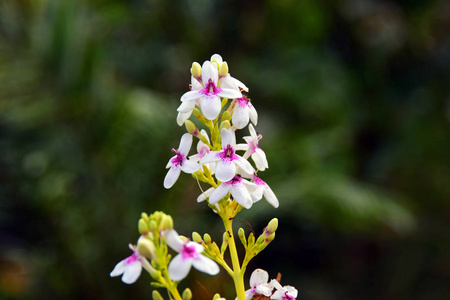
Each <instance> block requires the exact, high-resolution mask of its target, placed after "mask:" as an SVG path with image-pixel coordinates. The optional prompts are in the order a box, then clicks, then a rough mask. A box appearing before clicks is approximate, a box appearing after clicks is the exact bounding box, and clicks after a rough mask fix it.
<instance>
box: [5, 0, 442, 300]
mask: <svg viewBox="0 0 450 300" xmlns="http://www.w3.org/2000/svg"><path fill="white" fill-rule="evenodd" d="M214 53H219V54H221V55H222V56H223V58H224V60H226V61H227V62H228V64H229V66H230V72H231V74H232V75H233V76H234V77H236V78H238V79H240V80H241V81H243V82H244V83H245V84H246V85H247V86H248V87H249V88H250V97H251V99H252V103H253V104H254V106H255V107H256V109H257V110H258V113H259V123H258V126H257V130H258V131H259V132H260V133H262V134H263V135H264V139H263V140H262V141H261V143H260V146H261V147H262V148H263V149H264V150H265V152H266V154H267V157H268V161H269V166H270V168H269V169H268V170H267V171H266V172H264V173H262V174H261V176H262V178H263V179H264V180H265V181H267V182H268V183H269V184H270V186H271V187H272V189H273V190H274V192H275V193H276V194H277V196H278V198H279V200H280V207H279V208H278V209H274V208H272V207H271V206H270V205H268V204H267V203H266V202H265V201H261V202H260V203H257V204H255V205H254V206H253V208H252V209H251V210H249V211H245V212H243V213H241V214H239V215H238V219H239V220H237V221H236V222H235V223H236V224H235V225H236V226H242V227H243V228H245V229H246V231H247V233H249V232H250V231H251V230H254V231H255V232H256V233H258V232H260V231H261V230H262V229H263V228H264V226H265V225H266V224H267V222H268V221H269V220H270V219H271V218H272V217H277V218H279V221H280V226H279V230H278V231H277V237H276V239H275V241H274V242H273V243H272V244H271V245H270V246H269V247H268V248H267V249H266V250H265V251H264V252H263V253H262V254H260V255H259V256H258V257H257V258H256V259H255V260H254V261H253V262H252V264H251V265H250V267H249V272H248V274H247V276H246V277H247V278H248V277H249V275H250V273H251V271H252V270H253V269H254V268H257V267H261V268H264V269H266V270H267V271H269V274H270V276H271V277H272V278H274V277H275V276H276V274H277V272H281V273H282V275H283V277H282V284H284V285H287V284H289V285H293V286H295V287H296V288H297V289H298V290H299V295H300V296H299V298H300V299H308V300H322V299H323V300H332V299H368V300H369V299H370V300H371V299H383V300H388V299H396V300H398V299H427V300H429V299H434V300H440V299H450V284H449V283H450V226H449V225H450V155H449V154H450V130H449V129H450V127H449V121H450V93H449V91H450V89H449V83H450V2H448V1H446V0H438V1H395V2H388V1H375V0H339V1H321V0H314V1H313V0H309V1H306V0H300V1H294V0H267V1H257V0H253V1H250V0H249V1H207V0H192V1H180V0H178V1H177V0H165V1H164V0H128V1H125V0H121V1H120V0H110V1H106V0H91V1H87V0H86V1H81V0H73V1H69V0H65V1H57V0H55V1H51V0H1V1H0V298H1V299H150V298H151V288H150V286H149V284H148V283H149V279H150V277H149V276H148V274H143V275H142V276H141V278H140V279H139V280H138V282H137V283H135V284H134V285H131V286H127V285H125V284H123V283H122V282H121V281H120V279H119V278H110V277H109V272H110V271H111V270H112V269H113V267H114V265H115V264H116V263H117V262H118V261H120V260H121V259H123V258H125V257H126V256H128V255H130V251H129V250H128V249H127V244H128V243H129V242H132V243H134V242H136V240H137V238H138V232H137V221H138V219H139V216H140V213H141V212H142V211H146V212H149V213H150V212H153V211H155V210H164V211H165V212H166V213H168V214H171V215H172V216H173V217H174V220H175V228H176V229H177V230H178V232H179V233H181V234H185V235H190V233H191V232H192V231H198V232H200V233H204V232H209V233H210V234H211V235H212V236H213V238H215V239H216V240H220V239H221V236H222V227H221V223H220V220H219V219H218V218H217V217H216V216H215V215H214V214H213V213H212V212H211V211H210V210H209V209H208V208H207V207H206V206H205V205H204V204H197V203H196V201H195V199H196V197H197V196H198V194H199V190H198V187H197V184H196V183H195V181H193V180H192V178H190V176H188V175H185V174H183V175H182V176H181V177H180V179H179V180H178V182H177V184H176V185H175V186H174V187H173V188H172V189H170V190H165V189H164V188H163V186H162V182H163V178H164V176H165V174H166V170H165V168H164V167H165V164H166V163H167V161H168V159H169V158H170V157H171V152H170V149H171V148H172V147H177V146H178V143H179V138H180V137H181V135H182V134H183V133H184V128H180V127H178V126H177V124H176V122H175V118H176V108H177V107H178V105H179V103H180V102H179V98H180V96H181V95H182V94H183V93H184V92H186V91H187V90H188V85H189V83H190V77H189V76H190V74H189V68H190V66H191V63H192V61H198V62H200V63H202V62H203V61H204V60H207V59H209V58H210V56H211V55H212V54H214ZM241 135H248V133H247V129H245V130H244V131H243V133H242V134H241ZM247 222H249V224H248V223H247ZM246 283H247V284H248V281H247V279H246ZM180 286H181V288H182V289H183V288H184V287H187V286H190V287H191V289H192V290H193V292H194V299H211V298H212V295H213V294H214V293H215V292H220V293H221V294H222V295H223V296H226V297H227V299H229V300H230V299H234V295H233V286H232V283H231V280H230V279H228V277H227V275H226V274H225V272H223V271H222V272H221V274H220V276H216V277H210V276H207V275H204V274H202V273H200V272H197V271H193V272H191V274H190V277H189V279H188V280H185V281H183V282H182V283H181V285H180Z"/></svg>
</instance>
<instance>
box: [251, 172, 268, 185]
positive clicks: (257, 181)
mask: <svg viewBox="0 0 450 300" xmlns="http://www.w3.org/2000/svg"><path fill="white" fill-rule="evenodd" d="M252 182H253V183H254V184H256V185H263V186H266V185H267V183H265V182H264V180H262V179H261V178H259V177H258V176H256V173H255V174H253V179H252Z"/></svg>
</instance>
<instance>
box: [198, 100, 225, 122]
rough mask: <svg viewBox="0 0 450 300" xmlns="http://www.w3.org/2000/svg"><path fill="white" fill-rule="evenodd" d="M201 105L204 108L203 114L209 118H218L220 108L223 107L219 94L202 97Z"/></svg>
mask: <svg viewBox="0 0 450 300" xmlns="http://www.w3.org/2000/svg"><path fill="white" fill-rule="evenodd" d="M200 106H201V108H202V112H203V115H204V116H205V118H207V119H208V120H214V119H215V118H217V116H218V115H219V113H220V110H221V109H222V103H221V101H220V98H219V96H212V97H208V96H204V97H203V98H202V103H201V105H200Z"/></svg>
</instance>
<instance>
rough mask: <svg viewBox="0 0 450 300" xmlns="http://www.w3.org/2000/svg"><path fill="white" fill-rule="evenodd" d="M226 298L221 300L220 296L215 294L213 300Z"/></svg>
mask: <svg viewBox="0 0 450 300" xmlns="http://www.w3.org/2000/svg"><path fill="white" fill-rule="evenodd" d="M222 299H224V298H221V297H220V295H219V294H215V295H214V297H213V300H222Z"/></svg>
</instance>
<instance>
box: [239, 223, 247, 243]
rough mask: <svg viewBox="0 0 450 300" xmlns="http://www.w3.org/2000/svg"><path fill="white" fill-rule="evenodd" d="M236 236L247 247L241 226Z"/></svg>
mask: <svg viewBox="0 0 450 300" xmlns="http://www.w3.org/2000/svg"><path fill="white" fill-rule="evenodd" d="M238 236H239V239H240V240H241V243H242V245H244V247H247V239H246V238H245V231H244V229H243V228H239V230H238Z"/></svg>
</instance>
